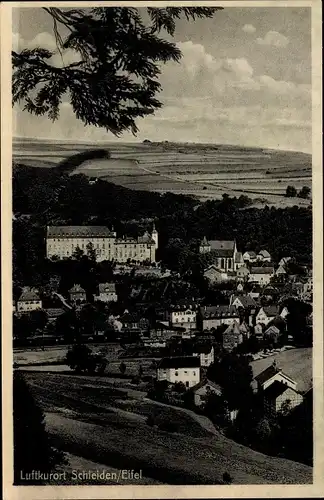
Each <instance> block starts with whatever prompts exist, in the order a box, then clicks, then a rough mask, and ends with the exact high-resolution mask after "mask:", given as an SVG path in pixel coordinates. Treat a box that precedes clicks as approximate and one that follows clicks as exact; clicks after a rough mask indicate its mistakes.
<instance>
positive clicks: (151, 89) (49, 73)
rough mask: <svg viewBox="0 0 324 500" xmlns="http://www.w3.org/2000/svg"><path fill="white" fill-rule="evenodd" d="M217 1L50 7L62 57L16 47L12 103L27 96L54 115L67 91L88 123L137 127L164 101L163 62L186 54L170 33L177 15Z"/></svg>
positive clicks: (113, 128) (117, 129)
mask: <svg viewBox="0 0 324 500" xmlns="http://www.w3.org/2000/svg"><path fill="white" fill-rule="evenodd" d="M219 9H220V7H181V8H180V7H179V8H176V7H166V8H153V7H149V8H147V9H143V8H141V9H137V8H133V7H130V8H129V7H109V8H104V7H95V8H91V9H60V8H56V7H55V8H54V7H44V11H46V12H47V13H48V14H49V16H50V17H51V18H52V21H53V32H54V35H55V39H56V44H57V51H56V54H59V55H60V57H61V61H62V64H61V67H60V66H59V65H58V64H55V63H54V62H53V55H54V52H53V51H50V50H48V49H45V48H43V47H37V48H34V49H24V50H22V51H21V52H15V51H14V52H12V61H13V68H14V73H13V103H17V102H20V101H22V102H23V103H24V109H26V110H27V111H29V112H30V113H33V114H35V115H45V114H47V115H48V117H49V118H50V119H51V120H53V121H54V120H56V119H57V118H58V116H59V108H60V105H61V103H62V101H63V100H64V99H66V97H67V96H68V99H69V100H70V103H71V105H72V109H73V112H74V113H75V115H76V117H77V118H78V119H80V120H82V121H83V122H84V124H86V125H95V126H97V127H103V128H105V129H106V130H107V131H110V132H112V133H113V134H115V135H119V134H121V133H122V132H124V131H126V130H128V131H131V132H132V133H133V134H135V133H136V132H137V130H138V128H137V125H136V119H137V118H140V117H141V118H142V117H145V116H147V115H150V114H152V113H154V111H155V110H157V109H159V108H160V107H161V106H162V103H161V102H160V101H159V100H158V99H157V98H156V95H157V94H158V92H159V91H160V90H161V85H160V83H159V81H158V77H159V75H160V74H161V65H163V64H164V63H166V62H167V61H175V62H179V61H180V59H181V52H180V50H179V48H178V47H177V45H176V44H175V43H174V42H172V41H170V40H168V39H166V38H169V39H170V38H171V40H172V37H173V35H174V33H175V28H176V21H177V20H179V19H180V18H181V17H185V18H186V19H187V20H188V21H189V20H195V19H197V18H206V17H207V18H210V17H212V16H213V15H214V13H215V12H216V11H217V10H219ZM144 10H145V11H146V14H148V16H147V17H148V21H145V20H144ZM162 31H163V32H164V34H166V35H167V37H162V36H161V32H162ZM68 50H69V51H70V53H71V52H72V53H73V54H74V55H75V61H74V62H71V63H70V64H67V63H65V61H64V57H65V54H64V53H65V51H68Z"/></svg>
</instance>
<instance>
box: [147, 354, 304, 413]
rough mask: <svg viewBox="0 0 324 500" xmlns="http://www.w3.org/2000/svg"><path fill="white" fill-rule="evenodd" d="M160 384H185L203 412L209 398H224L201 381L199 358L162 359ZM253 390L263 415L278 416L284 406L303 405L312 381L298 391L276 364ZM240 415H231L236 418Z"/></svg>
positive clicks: (259, 375) (215, 387)
mask: <svg viewBox="0 0 324 500" xmlns="http://www.w3.org/2000/svg"><path fill="white" fill-rule="evenodd" d="M157 380H159V381H162V380H165V381H167V382H168V383H169V384H171V385H172V384H176V383H182V384H184V386H185V387H186V389H187V390H189V391H191V392H192V394H193V396H194V403H195V405H196V406H197V407H199V408H200V409H203V408H204V406H205V405H206V402H207V400H208V397H209V396H210V394H215V395H217V396H220V397H221V396H222V392H223V390H222V387H221V386H220V385H219V384H216V383H215V382H213V381H211V380H209V379H207V378H205V377H202V378H201V362H200V358H199V357H198V356H178V357H169V358H163V359H162V360H161V361H160V363H159V364H158V366H157ZM251 385H252V389H253V392H254V393H255V394H258V395H259V396H260V398H261V401H262V404H263V410H264V414H265V415H266V416H269V417H273V416H276V415H277V414H278V412H280V410H282V409H283V406H284V405H285V404H287V403H288V404H289V408H290V410H291V409H293V408H295V407H296V406H298V405H300V404H302V403H303V401H304V398H305V397H307V395H308V394H309V391H310V390H311V380H309V381H308V382H307V385H306V387H305V386H304V387H298V382H297V380H295V379H293V378H292V377H291V376H289V375H287V373H285V372H284V371H283V370H282V369H281V368H279V366H278V364H277V361H276V360H274V361H273V363H272V364H271V365H269V366H268V367H266V368H265V369H263V370H262V371H261V372H259V373H257V375H255V376H254V378H253V381H252V384H251ZM236 414H237V411H233V412H232V414H231V417H232V419H234V418H235V416H236Z"/></svg>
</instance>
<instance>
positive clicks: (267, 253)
mask: <svg viewBox="0 0 324 500" xmlns="http://www.w3.org/2000/svg"><path fill="white" fill-rule="evenodd" d="M258 255H262V257H270V254H269V252H268V250H260V252H259V253H258Z"/></svg>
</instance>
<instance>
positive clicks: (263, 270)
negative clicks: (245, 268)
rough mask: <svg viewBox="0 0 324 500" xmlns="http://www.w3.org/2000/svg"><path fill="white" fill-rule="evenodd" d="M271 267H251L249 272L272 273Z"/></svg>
mask: <svg viewBox="0 0 324 500" xmlns="http://www.w3.org/2000/svg"><path fill="white" fill-rule="evenodd" d="M273 273H274V268H273V267H261V266H260V267H251V274H273Z"/></svg>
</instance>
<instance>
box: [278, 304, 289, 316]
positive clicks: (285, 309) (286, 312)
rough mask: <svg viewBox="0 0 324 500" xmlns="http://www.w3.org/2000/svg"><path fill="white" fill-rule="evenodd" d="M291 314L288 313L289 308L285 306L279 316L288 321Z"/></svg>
mask: <svg viewBox="0 0 324 500" xmlns="http://www.w3.org/2000/svg"><path fill="white" fill-rule="evenodd" d="M288 314H289V311H288V308H287V307H286V306H284V307H283V308H282V309H281V312H280V314H279V316H280V317H281V318H282V319H286V318H287V316H288Z"/></svg>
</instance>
